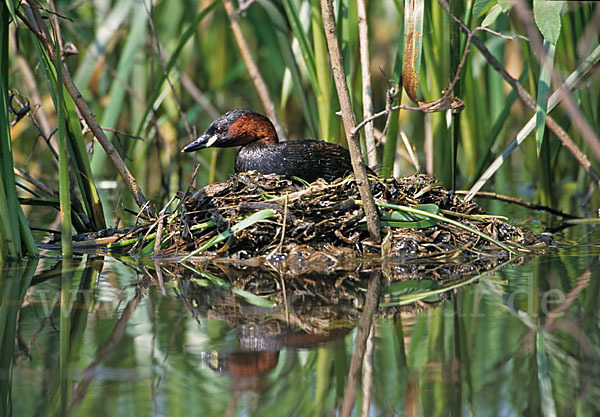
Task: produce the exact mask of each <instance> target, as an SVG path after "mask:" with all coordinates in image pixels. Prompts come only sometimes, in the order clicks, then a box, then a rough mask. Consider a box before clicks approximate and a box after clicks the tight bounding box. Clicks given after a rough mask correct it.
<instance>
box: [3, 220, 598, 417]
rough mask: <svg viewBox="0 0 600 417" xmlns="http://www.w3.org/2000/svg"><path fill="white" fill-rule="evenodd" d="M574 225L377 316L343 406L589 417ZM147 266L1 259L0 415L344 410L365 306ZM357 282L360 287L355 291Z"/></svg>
mask: <svg viewBox="0 0 600 417" xmlns="http://www.w3.org/2000/svg"><path fill="white" fill-rule="evenodd" d="M575 235H576V236H578V240H579V244H578V245H576V246H568V247H564V248H562V249H554V250H552V251H550V252H549V253H547V254H544V255H541V256H538V257H536V258H535V259H533V260H532V261H530V262H528V263H525V264H510V265H507V266H506V267H503V268H500V269H498V270H495V271H493V272H491V273H487V274H483V275H482V276H480V277H478V279H477V280H475V281H473V282H470V283H468V284H465V285H461V286H458V287H457V288H456V289H454V290H451V291H449V292H448V293H447V294H445V295H444V296H443V297H442V296H434V297H425V298H421V299H419V300H418V302H417V303H415V304H412V305H408V306H401V307H400V306H397V307H396V308H395V309H393V310H390V309H388V310H383V309H382V310H379V314H378V316H377V317H375V318H374V322H373V323H374V326H373V332H372V334H371V338H370V339H369V341H368V343H367V349H366V350H367V352H366V354H365V355H364V358H363V361H362V364H363V372H362V373H361V374H360V377H359V380H358V382H357V385H356V394H355V395H354V396H353V397H352V398H351V399H350V401H351V402H353V403H354V404H353V415H366V414H367V413H368V414H369V415H373V416H376V415H384V416H397V415H407V416H412V415H423V416H446V415H452V416H469V415H475V416H536V415H546V416H552V415H557V416H570V415H581V416H592V415H598V414H600V362H599V358H600V329H599V323H600V320H599V315H598V312H599V308H598V303H599V301H600V300H599V286H600V268H598V266H599V265H600V258H599V253H600V251H599V250H598V245H597V244H596V243H597V242H599V241H600V239H598V233H597V231H595V230H594V229H579V230H578V231H577V233H576V234H575ZM565 236H566V235H565ZM565 236H562V237H561V238H563V240H565V241H566V240H567V238H566V237H565ZM155 267H156V265H155V263H154V262H153V261H151V260H150V261H148V260H145V261H144V262H139V261H136V260H131V259H129V260H128V259H115V258H111V257H101V256H92V255H86V256H83V257H81V258H79V259H77V260H76V261H75V262H74V264H73V267H72V268H70V269H67V268H63V266H62V264H61V261H60V259H59V258H57V257H45V258H43V259H42V260H40V261H39V263H37V264H36V263H31V264H29V265H11V266H6V267H5V268H4V269H3V270H2V279H0V285H1V286H2V291H1V292H0V293H2V297H3V298H2V301H1V303H2V304H0V319H1V320H2V321H1V323H0V324H1V327H0V329H1V330H2V337H3V338H2V352H1V354H0V360H1V363H0V365H1V366H0V368H1V373H0V382H1V391H0V394H1V395H2V397H1V401H2V409H1V410H2V413H1V414H3V415H12V416H45V415H63V414H69V415H73V416H115V415H135V416H177V415H182V416H190V415H202V416H222V415H260V416H309V415H310V416H315V415H333V414H336V413H338V412H340V407H341V404H342V403H343V401H344V398H345V390H346V389H347V385H348V384H349V381H350V379H349V378H348V373H349V367H350V363H351V358H352V355H353V352H356V351H357V349H359V348H358V347H357V346H356V340H357V339H358V337H357V334H358V333H359V330H357V329H358V327H357V326H359V324H358V323H359V319H360V317H361V313H362V312H363V310H364V309H365V306H364V305H361V304H360V302H358V304H359V305H351V304H352V303H348V302H346V301H347V300H346V301H345V300H344V297H340V299H339V300H338V303H337V306H338V307H339V309H340V311H341V312H340V311H335V309H333V308H332V307H331V306H330V305H326V304H327V302H326V300H324V301H323V302H322V304H318V303H316V302H315V299H318V298H319V294H311V296H313V298H310V300H311V301H310V302H311V303H315V304H314V305H311V307H310V309H309V308H308V307H307V308H306V311H304V310H302V308H303V306H304V307H305V304H302V303H303V300H302V299H298V297H296V299H294V300H286V302H288V308H287V309H281V308H279V309H272V308H269V307H268V306H260V305H253V302H252V299H249V298H246V295H245V294H240V293H236V294H233V293H231V291H230V289H229V288H228V287H227V286H226V285H218V282H214V281H211V280H210V279H207V277H206V276H201V277H199V278H198V277H197V279H191V278H190V277H189V276H186V277H184V278H182V277H181V276H175V275H169V269H168V268H166V269H165V270H164V273H163V274H162V276H159V275H158V274H156V273H155V272H152V271H155V270H154V268H155ZM63 269H66V270H67V272H66V273H65V272H64V270H63ZM190 274H191V275H192V276H193V275H194V274H193V273H190ZM368 279H369V278H368V277H367V278H366V279H365V282H368ZM381 282H382V287H385V286H386V285H389V284H388V283H386V281H385V277H382V281H381ZM288 284H289V283H288ZM273 285H281V283H280V282H274V283H273ZM284 285H285V284H284ZM289 285H291V284H289ZM306 285H307V286H306V294H307V295H306V297H307V298H306V300H308V299H309V298H308V295H309V293H314V291H313V290H311V288H313V287H310V286H309V283H307V284H306ZM366 286H367V284H364V285H359V284H357V285H356V291H357V293H361V294H362V295H361V296H360V297H359V298H357V299H358V300H364V297H366ZM288 290H289V288H288ZM296 290H297V291H299V289H298V288H296ZM288 292H289V291H288ZM236 300H237V301H236ZM240 301H241V302H240ZM382 301H384V300H383V298H382ZM304 302H305V303H307V302H308V301H304ZM356 307H358V309H356ZM286 323H287V325H286ZM299 329H300V330H299Z"/></svg>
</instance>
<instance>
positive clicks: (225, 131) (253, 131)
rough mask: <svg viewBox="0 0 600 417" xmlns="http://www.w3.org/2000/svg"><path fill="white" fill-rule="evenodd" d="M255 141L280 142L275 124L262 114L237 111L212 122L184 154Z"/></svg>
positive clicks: (187, 147)
mask: <svg viewBox="0 0 600 417" xmlns="http://www.w3.org/2000/svg"><path fill="white" fill-rule="evenodd" d="M255 141H260V142H263V143H275V142H278V138H277V132H276V131H275V128H274V127H273V124H272V123H271V121H270V120H269V119H268V118H267V117H265V116H263V115H262V114H259V113H256V112H253V111H250V110H240V109H237V110H232V111H229V112H227V113H225V114H224V115H222V116H221V117H219V118H218V119H216V120H215V121H214V122H212V123H211V124H210V126H208V128H207V129H206V131H205V132H204V133H203V134H202V135H201V136H200V137H199V138H198V139H196V140H195V141H193V142H192V143H190V144H188V145H187V146H186V147H185V148H183V152H192V151H197V150H199V149H204V148H210V147H211V146H214V147H217V148H228V147H232V146H243V145H247V144H248V143H251V142H255Z"/></svg>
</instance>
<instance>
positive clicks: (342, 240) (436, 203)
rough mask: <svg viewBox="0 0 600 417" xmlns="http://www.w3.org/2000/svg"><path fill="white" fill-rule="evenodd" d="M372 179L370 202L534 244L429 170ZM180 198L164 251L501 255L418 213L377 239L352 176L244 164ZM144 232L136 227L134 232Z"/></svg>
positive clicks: (388, 213)
mask: <svg viewBox="0 0 600 417" xmlns="http://www.w3.org/2000/svg"><path fill="white" fill-rule="evenodd" d="M371 188H372V190H373V194H374V198H375V200H376V201H377V202H378V203H384V205H390V204H392V205H398V206H409V207H415V206H416V207H426V206H427V207H431V206H433V207H437V208H438V209H439V214H440V215H443V216H444V217H446V218H449V219H454V220H456V221H458V222H460V223H462V224H464V225H467V226H469V227H471V228H472V229H475V230H478V231H480V232H483V233H484V234H486V235H488V236H490V237H492V238H494V239H496V240H498V241H500V242H505V243H508V244H510V245H511V247H513V248H520V249H523V248H525V247H532V246H535V245H537V244H539V243H540V242H539V241H538V239H537V238H536V237H535V235H533V234H532V233H530V232H529V231H527V230H525V229H523V228H520V227H516V226H513V225H511V224H509V223H507V222H504V221H502V220H500V219H498V218H495V217H493V216H486V215H485V213H484V212H483V211H482V210H481V208H480V207H479V206H478V205H477V204H475V203H473V202H463V201H462V200H461V199H459V198H458V197H457V196H456V195H454V194H453V193H452V192H449V191H447V190H446V189H444V188H443V187H442V185H441V184H440V183H439V182H438V181H437V180H436V179H435V178H432V177H430V176H427V175H413V176H409V177H405V178H400V179H396V178H389V179H372V181H371ZM178 197H179V198H180V201H181V203H180V205H179V208H178V210H177V211H176V212H175V213H174V214H171V215H170V216H165V217H164V220H163V231H162V236H163V237H162V239H163V242H162V244H161V254H162V255H171V256H181V255H185V254H189V253H192V252H195V253H202V254H203V255H213V256H219V257H224V258H229V259H248V258H256V257H274V256H285V257H287V258H290V259H296V260H297V261H298V262H300V261H301V260H304V261H307V262H309V263H316V264H319V265H320V266H319V268H321V266H322V264H323V262H324V263H325V264H328V265H329V264H332V265H331V266H333V267H335V266H336V264H339V263H344V262H346V261H347V260H348V258H349V257H365V256H369V255H377V256H383V257H401V258H402V259H403V260H411V259H412V260H415V259H421V260H424V259H429V260H432V259H435V260H437V261H448V260H453V259H454V260H456V259H460V261H465V260H472V259H475V258H482V257H484V258H485V257H489V256H493V257H504V256H508V255H509V254H508V253H507V252H506V251H505V250H502V249H500V248H499V247H498V246H497V245H496V244H492V243H490V241H489V240H487V239H483V238H482V237H481V236H480V235H477V234H474V233H473V232H471V231H467V230H464V229H462V228H460V227H457V226H456V225H452V224H448V223H446V222H443V221H441V222H436V223H435V224H433V225H431V224H430V223H426V222H421V224H419V218H417V217H415V218H414V219H412V220H414V221H412V222H411V221H406V222H405V223H403V222H395V223H394V222H388V223H384V224H394V225H398V224H400V225H402V224H406V225H407V226H408V227H390V228H387V229H386V230H385V233H383V235H384V236H385V239H384V242H383V244H382V245H379V244H375V243H374V242H372V241H371V240H370V238H369V234H368V232H367V230H366V225H365V220H364V215H363V210H362V207H360V205H359V204H360V195H359V191H358V187H357V185H356V181H355V180H354V178H353V177H349V178H346V179H343V180H338V181H337V182H335V183H333V184H328V183H325V182H320V181H317V182H315V183H313V184H310V185H308V184H303V183H301V182H298V181H295V180H290V179H287V178H284V177H281V176H278V175H275V174H269V175H261V174H258V173H255V172H250V173H242V174H238V175H235V176H233V177H231V179H230V180H229V181H227V182H224V183H217V184H212V185H209V186H206V187H204V188H202V189H200V190H198V191H195V192H190V193H187V194H184V193H181V195H179V196H178ZM379 210H380V214H381V215H382V216H384V217H383V218H392V217H393V214H394V213H393V212H394V211H395V210H393V209H391V208H379ZM252 216H254V219H250V221H249V220H248V219H249V217H252ZM244 219H246V220H244ZM256 219H260V220H258V221H254V220H256ZM405 220H406V219H405ZM408 220H411V219H410V218H409V219H408ZM421 220H423V218H421ZM244 222H246V223H244ZM423 223H424V224H423ZM153 226H154V225H153ZM427 226H429V227H427ZM146 227H148V226H146ZM152 228H153V227H152ZM143 232H144V231H143V230H142V229H140V230H138V231H137V233H138V235H141V234H142V233H143ZM217 241H218V243H215V242H217ZM113 247H114V246H113ZM140 247H141V245H137V249H136V248H133V250H134V251H135V250H139V249H140ZM125 248H127V247H125ZM121 249H123V248H121ZM128 249H130V250H131V248H128ZM298 262H293V263H294V264H297V263H298Z"/></svg>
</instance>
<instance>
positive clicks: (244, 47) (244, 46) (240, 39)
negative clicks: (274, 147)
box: [223, 0, 287, 140]
mask: <svg viewBox="0 0 600 417" xmlns="http://www.w3.org/2000/svg"><path fill="white" fill-rule="evenodd" d="M223 5H224V6H225V11H226V12H227V16H228V17H229V22H230V23H231V30H232V31H233V36H234V37H235V41H236V42H237V45H238V48H240V53H241V54H242V59H243V60H244V63H245V64H246V68H247V69H248V73H249V74H250V78H252V81H253V82H254V86H255V87H256V91H257V92H258V95H259V97H260V100H261V101H262V104H263V107H264V108H265V111H266V112H267V116H268V117H269V119H271V122H273V125H274V126H275V130H276V131H277V135H278V136H279V139H281V140H287V135H286V134H285V130H284V129H283V126H282V125H281V123H280V122H279V119H278V118H277V113H276V112H275V104H274V103H273V100H271V95H270V94H269V89H268V88H267V84H266V83H265V80H264V79H263V77H262V75H261V73H260V70H259V69H258V65H256V62H255V61H254V58H252V53H251V52H250V46H249V45H248V42H246V38H245V37H244V32H242V27H241V26H240V18H239V16H238V14H237V13H236V11H235V8H234V7H233V3H232V1H231V0H223Z"/></svg>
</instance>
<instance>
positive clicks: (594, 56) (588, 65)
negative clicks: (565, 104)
mask: <svg viewBox="0 0 600 417" xmlns="http://www.w3.org/2000/svg"><path fill="white" fill-rule="evenodd" d="M598 61H600V45H598V46H596V48H595V49H594V50H593V51H592V52H591V53H590V55H589V56H588V57H587V58H586V59H585V60H584V62H582V63H581V64H580V65H579V66H578V67H577V69H576V70H575V71H573V72H572V73H571V74H570V75H569V77H568V78H567V80H566V81H565V82H564V87H565V88H566V89H567V90H572V89H573V88H574V87H575V86H577V85H578V84H579V83H580V82H581V80H583V79H584V78H585V77H587V76H588V74H589V73H590V72H591V71H593V69H594V68H595V66H596V64H597V63H598ZM559 101H560V92H559V91H555V92H554V93H552V95H551V96H550V99H549V100H548V111H547V112H548V113H549V112H550V111H552V109H554V108H555V107H556V105H557V104H558V103H559ZM534 127H535V116H533V117H532V118H531V119H529V121H528V122H527V123H526V124H525V126H523V128H521V130H520V131H519V133H517V135H516V136H515V137H514V138H513V140H511V141H510V143H509V144H508V145H507V146H506V148H505V149H504V150H503V151H502V153H501V155H500V156H498V158H496V159H495V160H494V162H492V164H491V165H490V166H489V167H488V168H487V169H486V171H485V172H484V173H483V174H482V175H481V177H480V178H478V179H477V181H476V182H475V184H474V185H473V186H472V187H471V189H470V190H469V194H468V195H467V196H466V197H465V200H466V201H469V200H471V199H472V198H473V197H474V196H475V194H476V193H477V191H479V190H480V189H481V187H483V186H484V185H485V183H486V182H487V181H488V180H489V179H490V178H491V177H492V176H493V175H494V173H495V172H496V171H497V170H498V169H499V168H500V167H501V166H502V164H503V163H504V161H506V160H507V159H508V157H509V156H510V154H511V153H512V151H514V150H515V149H516V148H517V147H518V146H520V145H521V143H523V141H524V140H525V139H526V138H527V137H528V136H529V134H530V133H531V131H532V130H533V129H534Z"/></svg>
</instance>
